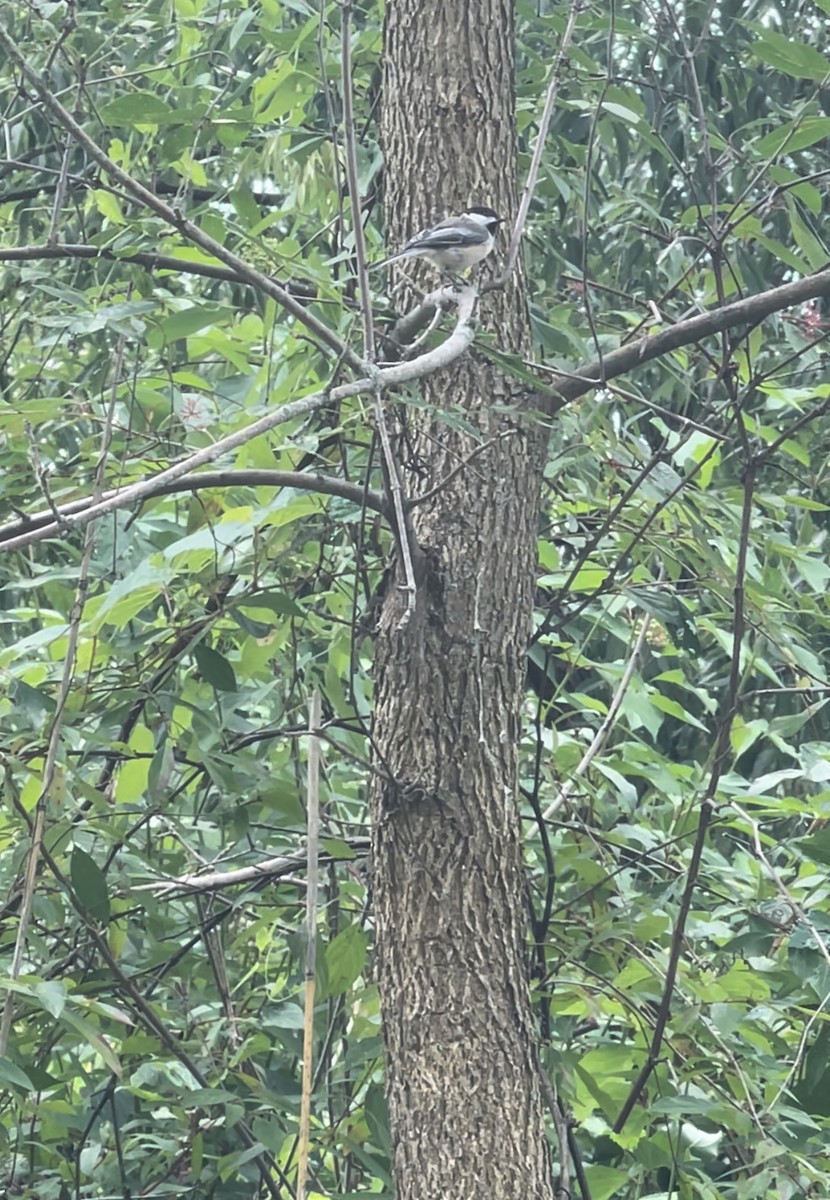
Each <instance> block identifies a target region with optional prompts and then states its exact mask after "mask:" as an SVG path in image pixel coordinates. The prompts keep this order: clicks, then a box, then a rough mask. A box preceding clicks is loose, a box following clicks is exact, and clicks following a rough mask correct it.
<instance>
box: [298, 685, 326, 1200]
mask: <svg viewBox="0 0 830 1200" xmlns="http://www.w3.org/2000/svg"><path fill="white" fill-rule="evenodd" d="M320 720H321V712H320V691H319V689H318V688H315V689H314V691H313V692H312V694H311V706H310V710H309V714H308V732H309V737H308V768H307V769H308V790H307V796H308V801H307V812H306V879H307V890H306V901H305V912H306V944H305V1001H304V1015H303V1077H302V1095H301V1099H300V1133H299V1140H298V1145H297V1200H305V1192H306V1181H307V1179H308V1148H309V1140H310V1136H311V1083H312V1079H313V1074H314V1073H313V1070H312V1066H313V1063H312V1056H313V1052H314V989H315V982H316V978H315V968H316V956H317V885H318V855H319V849H320V739H319V737H318V736H317V730H318V729H319V728H320Z"/></svg>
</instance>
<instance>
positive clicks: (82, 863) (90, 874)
mask: <svg viewBox="0 0 830 1200" xmlns="http://www.w3.org/2000/svg"><path fill="white" fill-rule="evenodd" d="M69 877H70V879H71V881H72V887H73V889H74V891H75V895H76V896H77V897H78V899H79V900H80V902H81V904H82V905H83V907H84V908H85V909H86V911H87V912H88V913H89V914H90V916H93V917H94V918H95V919H96V921H102V922H103V921H107V920H109V915H110V903H109V895H108V893H107V880H106V876H105V875H104V873H103V871H102V870H101V868H100V867H99V866H98V864H97V863H96V861H95V859H94V858H92V857H91V855H89V854H87V852H86V851H85V850H82V849H81V848H80V846H76V847H75V848H74V849H73V851H72V857H71V859H70V868H69Z"/></svg>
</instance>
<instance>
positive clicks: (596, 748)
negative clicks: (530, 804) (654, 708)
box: [542, 614, 651, 821]
mask: <svg viewBox="0 0 830 1200" xmlns="http://www.w3.org/2000/svg"><path fill="white" fill-rule="evenodd" d="M650 625H651V617H650V616H649V615H648V614H646V615H645V616H644V617H643V620H642V622H641V624H640V630H639V632H638V634H637V637H636V638H635V639H634V645H633V646H632V648H631V654H630V655H629V657H628V662H627V663H626V664H625V670H624V671H623V673H622V677H621V678H620V682H619V683H618V684H617V690H616V691H615V692H614V696H613V698H612V700H611V704H610V706H609V708H608V712H607V713H606V716H605V720H604V721H603V722H602V724H601V725H600V727H599V729H598V730H597V731H596V733H595V734H594V737H593V740H592V741H591V744H590V746H589V747H588V749H587V750H586V751H585V753H584V754H583V755H582V758H581V759H580V761H579V765H578V766H577V767H576V769H575V771H574V772H573V774H572V775H571V776H570V777H569V778H568V779H567V780H566V782H565V783H563V784H562V787H561V788H560V789H559V792H558V794H557V795H556V796H555V797H554V799H553V800H552V801H551V802H550V804H549V805H548V806H547V808H546V809H545V811H544V812H543V813H542V820H543V821H549V820H550V819H551V817H552V816H553V815H554V813H557V812H558V811H559V809H560V808H561V807H562V805H563V804H566V803H567V801H568V800H569V798H570V796H571V793H572V792H573V790H574V787H575V786H576V781H577V779H581V778H582V777H583V775H585V773H586V772H587V770H588V768H589V767H590V765H591V763H592V762H593V761H594V759H595V758H596V756H597V755H598V754H599V752H600V750H601V749H602V747H603V746H604V745H605V743H606V741H607V739H608V735H609V734H610V732H611V730H612V729H613V728H614V725H615V723H616V720H617V713H618V712H619V711H620V706H621V704H622V702H623V700H624V699H625V693H626V692H627V691H628V685H629V684H630V683H631V679H632V676H633V675H634V671H635V670H636V667H637V664H638V662H639V661H640V655H641V654H642V651H643V646H644V645H645V640H646V638H647V637H648V631H649V627H650Z"/></svg>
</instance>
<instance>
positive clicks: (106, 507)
mask: <svg viewBox="0 0 830 1200" xmlns="http://www.w3.org/2000/svg"><path fill="white" fill-rule="evenodd" d="M0 35H2V28H0ZM0 42H2V36H0ZM477 299H478V293H477V292H476V290H475V289H474V288H466V289H464V291H463V292H461V293H459V315H458V322H457V324H456V326H455V329H454V330H453V331H452V333H451V334H450V336H449V337H448V338H447V340H446V341H445V342H442V344H441V345H440V346H436V347H435V349H434V350H428V351H427V353H426V354H421V355H419V356H418V358H413V359H412V360H411V361H410V362H403V363H395V364H394V365H393V366H391V367H385V368H383V369H382V370H380V369H378V368H377V367H374V366H372V367H370V366H369V364H368V363H367V364H365V368H366V369H367V370H370V371H371V374H370V376H369V377H368V378H363V379H355V380H353V381H352V382H351V383H344V384H341V385H340V387H335V388H326V389H324V390H323V391H320V392H313V393H312V394H311V395H309V396H303V397H302V398H301V399H299V400H292V401H291V402H290V403H288V404H283V405H282V407H281V408H277V409H275V410H274V412H270V413H268V414H267V415H266V416H264V417H260V418H259V420H258V421H253V422H252V423H251V424H250V425H246V426H244V427H243V428H242V429H237V430H236V431H235V432H234V433H230V434H228V436H227V437H224V438H220V439H219V441H218V442H214V443H213V445H212V446H204V447H203V448H202V449H201V450H196V451H194V453H193V454H188V455H187V457H185V458H183V459H181V460H180V461H179V462H177V463H174V464H173V466H172V467H168V468H167V469H166V470H164V471H160V472H159V473H158V475H156V476H154V477H153V478H151V479H145V480H142V481H141V482H140V483H133V484H130V485H129V486H127V487H124V488H121V489H120V490H119V491H118V493H117V495H113V496H110V497H109V498H108V499H102V500H101V501H100V502H98V503H96V504H91V505H90V506H89V507H88V508H86V509H84V510H83V511H82V512H79V513H77V514H76V515H74V516H72V517H70V518H69V520H68V521H66V523H67V524H70V525H71V527H72V528H73V529H74V528H78V527H81V526H84V525H86V524H88V523H89V522H90V521H94V520H97V518H98V517H102V516H104V514H105V513H108V512H115V510H116V509H119V508H126V507H127V506H128V505H130V504H137V503H139V502H140V501H142V500H145V499H146V498H147V497H148V496H152V495H156V494H157V493H158V489H159V487H160V486H162V485H165V486H166V485H167V484H172V483H174V482H175V481H176V480H179V479H182V478H184V476H186V475H188V474H189V473H190V472H191V471H194V470H195V469H196V468H197V467H203V466H205V464H206V463H209V462H215V461H216V459H217V458H221V457H222V455H223V454H227V453H229V452H230V451H231V450H236V449H238V448H239V447H240V446H244V445H246V444H247V443H248V442H251V441H253V439H254V438H257V437H260V436H261V435H262V434H263V433H269V432H270V431H271V430H272V429H276V428H277V426H278V425H284V424H285V423H286V421H293V420H294V418H295V417H302V416H305V415H306V414H307V413H311V412H315V411H316V410H317V409H318V408H322V407H323V406H324V405H326V404H331V403H333V402H334V403H336V402H337V401H338V400H346V399H348V398H349V397H352V396H359V395H361V394H363V393H366V392H371V393H372V394H374V393H376V392H377V391H378V389H381V390H382V389H384V388H389V387H397V386H398V385H399V384H402V383H411V382H413V381H414V380H416V379H422V378H423V377H424V376H425V375H430V374H432V373H433V372H434V371H439V370H441V369H442V368H443V367H448V366H449V365H450V364H451V363H453V362H455V360H456V359H457V358H460V357H461V355H462V354H463V353H464V352H465V351H466V350H467V349H468V348H469V346H470V345H471V344H472V341H473V338H474V336H475V333H474V330H473V327H472V324H471V321H472V318H473V314H474V311H475V305H476V300H477ZM300 477H301V478H302V475H301V476H300ZM62 523H63V522H62V521H56V520H51V521H50V522H49V523H48V524H46V525H43V526H41V528H40V529H35V530H30V531H28V532H25V533H21V534H18V535H16V536H14V537H9V538H8V539H7V540H6V542H5V543H4V545H3V549H5V550H16V549H19V548H20V547H22V546H29V545H31V544H33V543H34V542H41V541H43V540H44V539H45V538H48V537H51V536H52V535H53V534H55V533H57V532H58V531H59V530H60V529H61V526H62Z"/></svg>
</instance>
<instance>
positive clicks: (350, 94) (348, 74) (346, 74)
mask: <svg viewBox="0 0 830 1200" xmlns="http://www.w3.org/2000/svg"><path fill="white" fill-rule="evenodd" d="M351 37H352V0H343V4H342V6H341V34H340V55H341V72H342V80H343V143H344V146H345V150H346V179H347V182H348V186H349V201H350V203H351V208H352V229H353V231H354V252H355V258H356V259H357V286H358V290H359V291H360V315H361V317H362V319H363V357H364V358H365V359H366V361H367V362H374V361H375V325H374V317H373V314H372V293H371V291H370V289H369V271H368V269H367V266H366V237H365V233H364V229H363V205H362V203H361V197H360V184H359V182H358V177H357V146H356V144H355V139H356V135H355V127H354V82H353V80H352V46H351Z"/></svg>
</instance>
